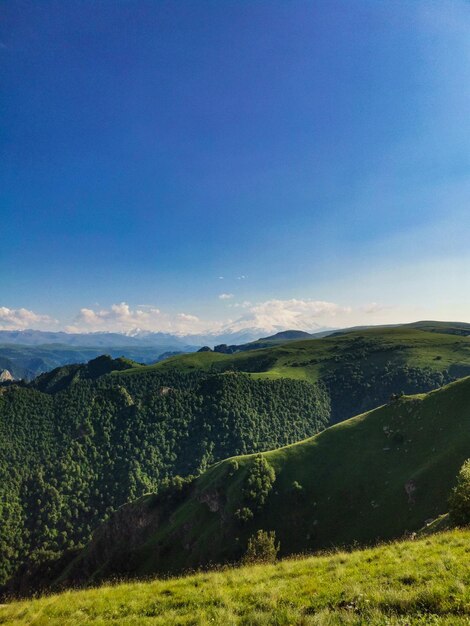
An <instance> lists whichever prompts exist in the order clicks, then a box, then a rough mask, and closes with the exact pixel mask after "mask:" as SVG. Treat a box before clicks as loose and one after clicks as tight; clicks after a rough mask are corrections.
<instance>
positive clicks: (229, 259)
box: [0, 0, 470, 331]
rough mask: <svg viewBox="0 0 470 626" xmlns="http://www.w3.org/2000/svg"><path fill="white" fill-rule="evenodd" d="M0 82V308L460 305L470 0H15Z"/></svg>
mask: <svg viewBox="0 0 470 626" xmlns="http://www.w3.org/2000/svg"><path fill="white" fill-rule="evenodd" d="M0 81H1V90H2V97H1V102H0V125H1V128H0V131H1V136H0V149H1V154H0V158H1V166H0V194H1V195H0V202H1V204H0V214H1V215H0V217H1V222H0V261H1V268H2V269H1V271H0V307H4V308H3V309H0V327H1V326H2V315H1V311H2V310H3V327H13V326H14V325H15V320H16V319H18V327H24V326H26V325H33V326H34V325H36V326H38V327H51V328H52V327H54V328H59V327H65V326H67V325H76V326H77V327H83V328H85V329H90V330H95V329H97V328H114V329H123V330H125V329H127V328H128V327H130V326H131V325H133V324H134V322H136V321H137V322H138V321H139V315H140V320H141V321H142V324H143V326H147V327H149V328H153V329H158V328H160V326H161V327H162V328H166V329H168V328H170V327H171V328H173V326H172V324H174V328H175V329H178V328H180V327H179V326H178V324H179V323H181V324H183V321H184V320H186V322H187V326H185V325H184V324H183V325H182V326H181V329H183V330H188V331H191V330H196V329H200V328H202V327H205V325H207V324H208V325H209V326H210V325H211V324H212V325H213V326H214V327H216V325H217V324H222V325H223V324H225V323H228V320H229V319H230V320H236V319H238V317H240V316H243V319H244V320H245V321H244V322H243V323H244V324H245V325H250V324H252V325H261V326H262V325H263V323H264V325H265V326H266V327H268V326H269V324H268V322H267V321H266V320H267V319H268V318H270V316H273V319H275V320H276V323H275V324H274V323H273V326H276V324H277V325H278V326H282V325H283V324H284V322H283V320H285V323H286V324H287V323H288V322H292V323H295V322H296V320H298V322H299V323H301V324H302V325H303V326H307V325H308V319H310V318H309V316H311V320H312V324H311V327H312V328H313V327H314V326H315V325H316V324H318V325H320V326H322V325H330V326H335V325H349V323H363V322H371V323H379V322H383V321H397V322H399V321H407V320H412V319H417V318H422V317H427V318H437V319H446V318H447V319H452V318H453V319H462V320H464V321H465V320H466V321H470V289H469V287H470V280H469V275H470V264H469V260H470V252H469V233H470V228H469V227H470V210H469V205H470V5H469V4H468V3H465V2H460V1H457V0H456V1H449V2H447V1H446V0H442V1H440V2H434V1H433V2H426V1H420V0H410V1H393V2H392V1H391V2H380V1H378V0H371V1H366V0H354V1H352V0H351V1H347V0H342V1H335V0H325V1H316V0H309V1H306V2H303V1H297V0H292V1H287V0H285V1H282V2H279V1H273V0H266V1H256V0H252V1H245V0H238V1H233V2H232V1H230V0H223V1H220V0H214V1H205V0H198V1H194V2H192V1H185V0H179V1H173V2H165V1H157V0H148V1H146V0H127V1H124V0H121V1H119V0H113V1H106V0H100V1H99V2H96V1H94V0H89V1H81V0H66V1H63V0H57V1H52V0H45V1H43V2H37V1H30V0H21V1H17V0H10V1H9V2H7V3H2V6H1V7H0ZM221 276H223V277H224V278H223V279H221V278H219V277H221ZM222 294H225V295H226V296H227V297H225V298H224V297H223V298H220V297H219V296H220V295H222ZM228 296H230V297H228ZM120 302H126V303H128V305H129V308H128V309H125V310H124V309H122V310H121V312H120V311H119V310H117V309H115V310H114V313H113V310H112V309H111V308H110V307H111V306H112V305H113V304H117V303H120ZM269 303H271V304H269ZM326 303H328V306H327V304H326ZM141 305H149V306H146V307H143V306H141ZM150 306H151V307H152V308H150ZM335 307H336V308H335ZM22 308H24V309H25V310H27V312H28V313H25V312H23V313H21V312H20V309H22ZM82 308H85V309H86V310H87V311H88V313H87V312H85V313H82V314H80V315H79V317H78V318H76V316H77V315H78V314H79V311H80V309H82ZM156 308H158V309H159V311H160V312H159V313H157V312H155V311H154V312H153V313H149V311H152V310H153V309H156ZM100 312H101V313H100ZM139 312H140V313H139ZM29 313H31V316H32V317H30V318H28V315H29ZM181 313H184V315H192V316H198V317H199V319H200V322H196V321H195V320H191V319H190V318H187V319H186V318H184V316H181ZM178 314H180V317H179V318H178ZM291 314H292V315H293V317H292V316H291V317H289V316H290V315H291ZM296 314H298V315H299V317H297V318H296V317H295V315H296ZM283 315H284V317H283ZM21 316H23V317H21ZM34 316H36V317H34ZM41 316H50V317H51V318H54V319H57V320H58V323H55V322H52V321H51V320H48V319H45V318H44V317H41ZM126 316H127V317H126ZM159 316H160V317H159ZM286 316H287V317H286ZM177 320H180V321H179V322H178V321H177ZM263 320H264V322H263ZM29 322H31V324H29ZM186 322H185V323H186ZM193 322H194V326H192V323H193Z"/></svg>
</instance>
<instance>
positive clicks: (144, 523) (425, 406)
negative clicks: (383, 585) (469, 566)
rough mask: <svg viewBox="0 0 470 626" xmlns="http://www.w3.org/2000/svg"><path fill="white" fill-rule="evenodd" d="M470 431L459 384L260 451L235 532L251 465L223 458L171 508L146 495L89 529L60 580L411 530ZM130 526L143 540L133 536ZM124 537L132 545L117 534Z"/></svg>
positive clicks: (434, 499) (446, 487) (444, 490)
mask: <svg viewBox="0 0 470 626" xmlns="http://www.w3.org/2000/svg"><path fill="white" fill-rule="evenodd" d="M469 425H470V378H466V379H463V380H461V381H458V382H456V383H453V384H451V385H448V386H447V387H445V388H443V389H441V390H438V391H434V392H431V393H429V394H425V395H421V396H413V397H404V398H402V399H400V400H398V401H396V402H394V403H393V404H390V405H387V406H383V407H380V408H378V409H376V410H373V411H370V412H369V413H366V414H364V415H360V416H358V417H356V418H352V419H350V420H348V421H346V422H343V423H341V424H338V425H336V426H333V427H331V428H329V429H327V430H326V431H324V432H322V433H320V434H319V435H317V436H315V437H313V438H311V439H307V440H305V441H303V442H300V443H297V444H293V445H291V446H287V447H285V448H281V449H279V450H275V451H272V452H267V453H264V456H265V457H266V458H267V459H268V461H269V462H270V463H271V464H272V465H273V466H274V468H275V470H276V474H277V479H276V482H275V484H274V488H273V490H272V491H271V494H270V496H269V498H268V500H267V502H266V504H265V505H264V507H263V509H262V510H261V511H259V512H257V513H256V515H255V517H254V519H253V520H251V521H250V522H248V523H247V524H245V525H243V526H242V525H240V523H239V522H237V521H236V520H235V518H234V512H235V510H236V509H238V508H239V507H240V506H243V497H242V488H243V481H244V478H245V475H246V472H247V471H248V469H249V466H250V464H251V463H252V461H253V456H245V457H238V464H239V468H238V470H237V471H236V472H235V473H233V470H232V469H231V464H230V461H229V460H227V461H222V462H221V463H218V464H216V465H214V466H213V467H212V468H210V469H209V470H208V471H206V472H205V473H204V474H202V475H201V476H200V478H198V479H197V480H196V482H195V483H194V485H193V487H192V489H191V491H190V492H189V493H188V494H187V495H186V496H185V497H184V498H183V499H182V502H180V503H178V504H175V505H171V506H169V507H168V505H166V506H162V505H161V504H159V501H158V499H157V500H155V498H154V496H151V495H149V496H145V497H144V498H142V499H140V500H138V501H136V502H135V503H133V504H130V505H127V506H126V507H123V508H122V509H121V510H120V511H119V515H120V516H121V517H120V518H117V522H116V524H115V527H114V529H112V530H110V529H109V528H106V527H105V529H102V530H101V531H98V533H97V534H96V537H95V541H94V542H92V543H91V544H90V545H89V546H88V548H87V549H86V550H85V552H84V553H83V554H82V555H81V557H80V558H79V560H78V561H76V562H75V563H74V566H73V569H72V570H71V572H69V573H68V581H69V582H70V581H74V580H80V579H82V580H83V576H85V577H86V578H88V577H90V576H91V577H92V578H93V576H94V577H95V579H100V578H106V577H108V576H110V575H112V574H113V573H115V572H116V571H117V572H126V573H129V574H131V575H146V574H151V573H154V572H178V571H182V570H184V569H185V568H188V567H195V566H198V565H201V564H207V563H209V562H211V561H213V562H223V561H230V560H232V561H233V560H235V559H237V558H239V557H240V556H241V554H242V553H243V551H244V547H245V546H246V542H247V538H248V537H249V536H250V535H251V534H252V533H253V532H254V531H255V530H256V529H257V528H264V529H266V530H275V531H276V535H277V537H278V538H279V539H280V541H281V553H282V554H283V555H287V554H292V553H298V552H303V551H305V550H308V551H313V550H317V549H324V548H328V547H331V546H332V545H336V546H338V545H343V544H351V543H353V542H356V541H358V542H361V543H369V542H374V541H376V540H383V539H391V538H396V537H399V536H400V535H402V534H403V533H405V532H406V531H416V530H418V529H420V528H421V527H422V526H423V525H424V523H425V522H426V520H428V519H430V518H435V517H437V516H438V515H440V514H442V513H444V512H445V511H446V507H447V497H448V494H449V491H450V489H451V487H452V485H453V484H454V481H455V476H456V474H457V471H458V469H459V468H460V466H461V464H462V462H463V461H464V460H465V459H466V458H467V457H469V456H470V428H469ZM294 481H297V482H299V483H300V485H301V486H302V490H301V491H300V492H298V491H295V490H294V489H293V482H294ZM407 489H408V492H407ZM137 527H139V528H141V529H143V531H145V532H143V534H142V535H141V537H139V536H137V535H136V534H135V532H134V530H133V529H134V528H137ZM126 528H130V529H131V530H130V535H126V534H125V532H124V534H122V532H121V530H122V529H124V530H125V529H126ZM103 533H104V534H103ZM130 541H132V542H133V543H132V544H131V543H129V542H130ZM129 546H131V547H130V549H129V551H128V552H126V551H125V549H126V547H129ZM105 551H106V552H105ZM103 554H106V557H104V556H103ZM123 568H124V569H123Z"/></svg>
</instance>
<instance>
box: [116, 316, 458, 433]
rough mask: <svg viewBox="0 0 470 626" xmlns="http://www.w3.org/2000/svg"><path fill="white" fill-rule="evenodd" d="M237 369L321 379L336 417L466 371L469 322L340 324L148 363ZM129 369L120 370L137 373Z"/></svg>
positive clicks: (168, 368)
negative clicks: (346, 328)
mask: <svg viewBox="0 0 470 626" xmlns="http://www.w3.org/2000/svg"><path fill="white" fill-rule="evenodd" d="M152 368H153V369H155V370H156V371H159V372H169V371H174V370H177V371H183V372H193V371H206V372H207V371H209V372H221V371H227V370H235V371H243V372H247V373H249V374H250V376H252V377H254V378H259V379H265V378H267V379H271V380H272V379H278V378H291V379H295V380H305V381H309V382H316V381H322V382H323V383H324V384H325V385H326V387H327V388H328V391H329V394H330V397H331V403H332V421H333V422H338V421H341V420H343V419H347V418H348V417H352V416H353V415H357V414H358V413H362V412H363V411H367V410H369V409H372V408H374V407H376V406H378V405H380V404H383V403H384V402H386V401H388V399H389V397H390V395H391V394H392V393H397V392H400V391H403V392H404V393H407V394H413V393H418V392H424V391H430V390H431V389H435V388H437V387H439V386H441V385H443V384H446V383H448V382H450V381H452V380H455V379H457V378H460V377H463V376H467V375H470V325H468V324H462V323H445V322H418V323H416V324H410V325H403V326H398V327H378V328H369V329H366V330H353V331H350V332H343V331H341V332H338V333H336V334H334V335H331V336H328V337H324V338H320V339H308V340H302V341H289V342H287V343H283V344H282V345H277V344H276V345H274V346H272V347H269V348H264V349H261V350H253V351H249V352H239V353H236V354H221V353H218V352H198V353H194V354H185V355H180V356H176V357H172V358H169V359H166V360H165V361H163V362H161V363H158V364H157V365H155V366H150V367H149V368H148V369H149V370H150V369H152ZM138 372H139V370H138V369H136V370H132V369H130V370H128V372H126V375H129V376H130V375H132V374H133V373H138Z"/></svg>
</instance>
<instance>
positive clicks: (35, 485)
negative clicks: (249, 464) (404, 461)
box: [0, 357, 330, 586]
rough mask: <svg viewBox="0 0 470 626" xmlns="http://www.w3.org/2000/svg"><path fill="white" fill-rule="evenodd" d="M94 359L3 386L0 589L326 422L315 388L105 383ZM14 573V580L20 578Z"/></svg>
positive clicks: (227, 378) (195, 380) (185, 378)
mask: <svg viewBox="0 0 470 626" xmlns="http://www.w3.org/2000/svg"><path fill="white" fill-rule="evenodd" d="M129 365H131V363H129V362H128V361H126V360H125V359H116V360H113V359H111V358H109V357H100V358H98V359H95V360H94V361H91V362H90V363H88V364H87V365H82V366H66V367H63V368H59V369H58V370H54V371H52V372H50V373H48V374H43V375H42V376H40V377H39V378H38V379H36V380H35V381H33V383H31V385H29V386H25V385H6V386H0V441H1V442H2V445H1V446H0V529H1V532H0V585H1V584H2V583H5V582H6V581H7V580H8V579H9V578H10V577H11V576H12V575H14V574H15V573H16V577H15V586H18V585H19V586H21V585H22V584H23V581H24V580H25V579H28V577H29V575H30V573H31V571H36V568H37V567H39V566H40V564H41V563H42V562H49V561H56V560H57V559H60V558H62V557H65V556H66V555H67V553H68V552H69V551H73V550H76V549H78V548H79V547H80V546H81V545H83V543H84V542H86V541H87V540H88V539H89V538H90V535H91V532H92V530H93V529H94V528H95V527H96V526H97V525H98V524H99V523H100V522H102V521H104V520H106V519H107V518H108V517H109V515H110V514H111V513H112V512H113V511H115V510H116V509H117V508H118V507H119V506H120V505H122V504H124V503H125V502H128V501H131V500H133V499H135V498H137V497H139V496H141V495H142V494H144V493H146V492H149V491H156V490H158V489H160V488H161V486H162V485H164V484H165V481H166V480H168V479H169V478H172V477H175V476H177V475H182V476H188V475H191V474H198V473H199V472H201V471H202V470H204V469H205V468H206V467H207V466H208V465H210V464H212V463H214V462H216V461H218V460H220V459H223V458H225V457H228V456H231V455H233V454H244V453H247V452H254V451H257V450H268V449H271V448H276V447H278V446H280V445H285V444H286V443H291V442H294V441H298V440H299V439H302V438H305V437H306V436H309V435H311V434H313V433H316V432H318V431H319V430H321V429H322V428H324V427H325V426H326V425H327V423H328V420H329V417H330V410H329V399H328V396H327V394H326V392H325V391H324V390H323V389H320V388H317V387H315V386H313V385H310V384H308V383H306V382H303V381H293V380H277V381H270V380H264V381H256V380H253V379H251V378H250V377H249V376H247V375H245V374H242V373H238V374H233V373H232V374H228V373H227V374H214V375H211V374H204V375H202V374H198V373H194V374H185V373H181V372H176V371H175V372H170V373H158V372H155V371H150V372H147V371H146V368H145V367H142V368H140V370H139V371H140V372H141V373H140V375H138V376H136V375H134V376H130V377H125V376H122V375H121V376H119V375H114V374H111V373H110V372H112V371H113V370H115V371H116V372H119V371H121V370H122V368H126V367H129ZM18 568H20V569H19V571H17V570H18Z"/></svg>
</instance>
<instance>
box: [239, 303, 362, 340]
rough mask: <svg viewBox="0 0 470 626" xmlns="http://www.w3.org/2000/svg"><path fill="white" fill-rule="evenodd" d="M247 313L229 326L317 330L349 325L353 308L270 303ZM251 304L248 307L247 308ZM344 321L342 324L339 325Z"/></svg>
mask: <svg viewBox="0 0 470 626" xmlns="http://www.w3.org/2000/svg"><path fill="white" fill-rule="evenodd" d="M243 305H244V306H245V308H247V312H246V313H245V314H244V315H243V316H242V317H240V318H238V319H237V320H235V321H234V322H232V323H231V324H230V328H231V329H232V330H237V331H238V330H243V329H245V328H260V329H263V330H266V331H269V332H271V331H273V332H274V331H278V330H286V329H302V330H315V329H318V328H324V327H332V326H338V325H340V324H341V323H342V322H346V323H347V318H348V317H349V315H350V313H351V311H352V309H351V307H343V306H340V305H338V304H335V303H334V302H325V301H323V300H297V299H295V298H292V299H290V300H267V301H265V302H260V303H257V304H254V305H251V306H249V303H243V304H242V306H243ZM247 305H248V306H247ZM340 320H341V322H340Z"/></svg>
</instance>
